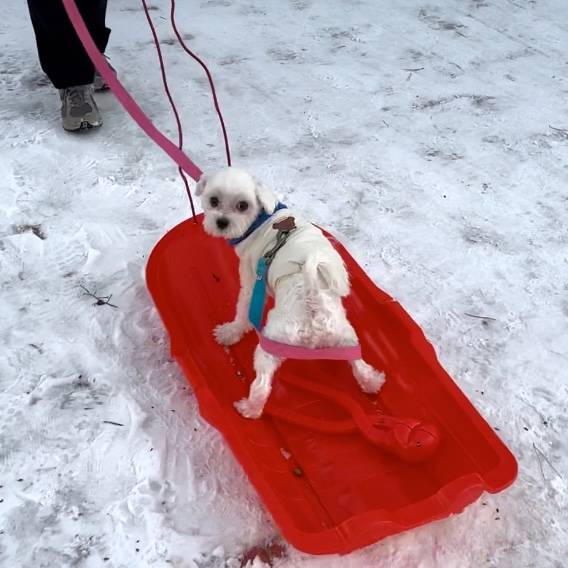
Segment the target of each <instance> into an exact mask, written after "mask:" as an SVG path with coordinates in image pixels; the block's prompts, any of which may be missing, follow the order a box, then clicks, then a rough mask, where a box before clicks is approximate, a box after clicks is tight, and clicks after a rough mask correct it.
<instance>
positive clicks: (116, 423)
mask: <svg viewBox="0 0 568 568" xmlns="http://www.w3.org/2000/svg"><path fill="white" fill-rule="evenodd" d="M103 423H104V424H112V425H113V426H124V424H121V423H120V422H113V421H112V420H103Z"/></svg>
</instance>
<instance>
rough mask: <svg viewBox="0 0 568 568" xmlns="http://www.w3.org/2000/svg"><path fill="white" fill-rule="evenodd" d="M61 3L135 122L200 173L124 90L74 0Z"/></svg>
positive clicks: (179, 162)
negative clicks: (96, 43)
mask: <svg viewBox="0 0 568 568" xmlns="http://www.w3.org/2000/svg"><path fill="white" fill-rule="evenodd" d="M62 2H63V6H64V8H65V11H66V12H67V15H68V16H69V19H70V20H71V23H72V24H73V27H74V28H75V31H76V33H77V35H78V36H79V39H80V40H81V43H82V44H83V47H84V48H85V51H86V52H87V54H88V55H89V57H90V58H91V61H92V62H93V65H94V66H95V67H96V68H97V70H98V72H99V73H100V74H101V76H102V78H103V79H104V80H105V81H106V83H107V84H108V86H109V87H110V88H111V89H112V92H113V93H114V94H115V96H116V98H117V99H118V100H119V101H120V103H121V104H122V106H123V107H124V109H125V110H126V111H127V112H128V114H129V115H130V116H131V117H132V118H133V119H134V120H135V121H136V123H137V124H138V126H140V128H142V130H143V131H144V132H145V133H146V134H147V135H148V136H149V137H150V138H151V139H152V140H153V141H154V142H155V143H156V144H157V145H158V146H159V147H160V148H162V150H164V152H166V154H168V156H170V158H171V159H172V160H173V161H174V162H176V164H177V165H178V166H179V167H180V168H182V169H183V170H184V171H185V172H187V174H188V175H190V176H191V177H192V178H193V179H194V180H195V181H198V180H199V178H200V177H201V174H202V171H201V170H200V169H199V168H198V167H197V166H196V165H195V164H194V163H193V162H192V161H191V160H190V159H189V158H188V157H187V156H186V155H185V153H184V152H182V151H181V150H180V149H179V148H178V147H177V146H176V145H175V144H174V143H173V142H172V141H171V140H169V139H168V138H166V137H165V136H164V135H163V134H162V133H161V132H160V131H159V130H158V129H157V128H156V127H155V126H154V124H153V123H152V121H151V120H150V119H149V118H148V117H147V116H146V114H145V113H144V111H143V110H142V109H141V108H140V107H139V106H138V104H137V103H136V101H135V100H134V99H133V98H132V97H131V96H130V94H129V93H128V91H127V90H126V89H125V88H124V87H123V86H122V83H121V82H120V81H119V80H118V78H117V77H116V75H115V74H114V73H113V71H112V69H111V68H110V66H109V64H108V63H107V61H106V59H105V57H104V55H103V54H102V53H101V52H100V51H99V50H98V48H97V46H96V45H95V42H94V41H93V38H92V37H91V34H90V33H89V30H88V29H87V26H86V25H85V22H84V20H83V18H82V16H81V14H80V13H79V9H78V8H77V4H75V0H62Z"/></svg>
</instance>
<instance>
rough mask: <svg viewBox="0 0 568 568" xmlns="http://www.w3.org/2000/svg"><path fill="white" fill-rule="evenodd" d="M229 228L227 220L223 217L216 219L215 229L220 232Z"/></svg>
mask: <svg viewBox="0 0 568 568" xmlns="http://www.w3.org/2000/svg"><path fill="white" fill-rule="evenodd" d="M228 226H229V219H226V218H225V217H219V219H217V227H218V228H219V229H221V230H223V229H226V228H227V227H228Z"/></svg>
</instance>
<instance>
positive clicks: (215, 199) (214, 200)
mask: <svg viewBox="0 0 568 568" xmlns="http://www.w3.org/2000/svg"><path fill="white" fill-rule="evenodd" d="M209 205H211V207H218V206H219V198H218V197H212V198H211V199H210V200H209Z"/></svg>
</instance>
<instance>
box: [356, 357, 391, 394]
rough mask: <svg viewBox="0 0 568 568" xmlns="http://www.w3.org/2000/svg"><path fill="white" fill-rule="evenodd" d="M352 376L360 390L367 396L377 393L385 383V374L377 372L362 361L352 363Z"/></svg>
mask: <svg viewBox="0 0 568 568" xmlns="http://www.w3.org/2000/svg"><path fill="white" fill-rule="evenodd" d="M353 374H354V375H355V378H356V379H357V382H358V383H359V386H360V387H361V390H362V391H363V392H365V393H367V394H375V393H377V392H379V390H380V389H381V387H382V386H383V383H384V382H385V374H384V373H381V372H379V371H377V370H376V369H374V368H373V367H371V365H368V364H367V363H365V362H364V361H354V362H353Z"/></svg>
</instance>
